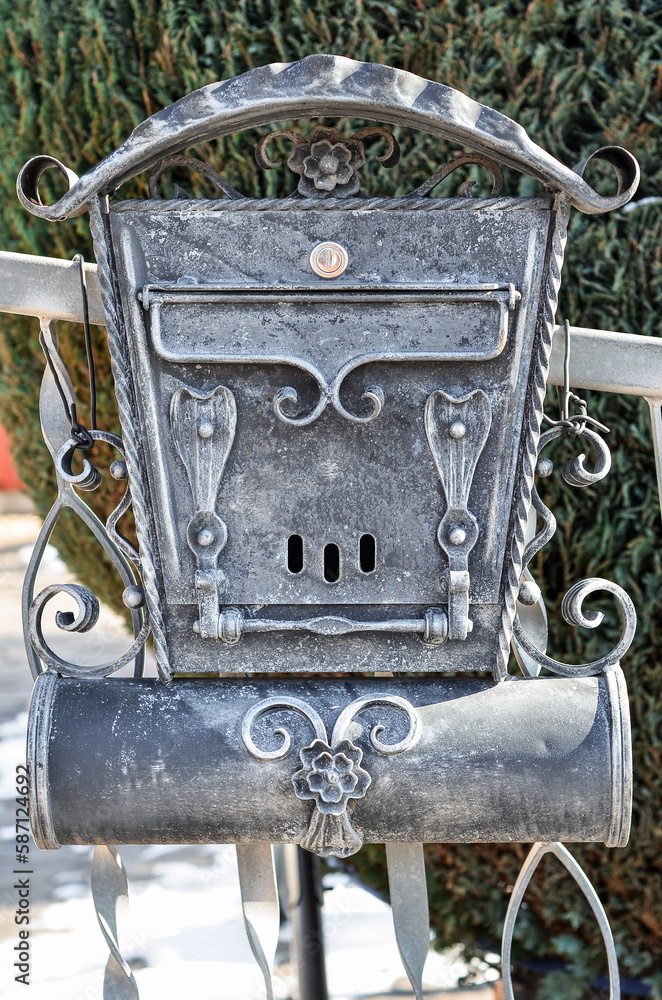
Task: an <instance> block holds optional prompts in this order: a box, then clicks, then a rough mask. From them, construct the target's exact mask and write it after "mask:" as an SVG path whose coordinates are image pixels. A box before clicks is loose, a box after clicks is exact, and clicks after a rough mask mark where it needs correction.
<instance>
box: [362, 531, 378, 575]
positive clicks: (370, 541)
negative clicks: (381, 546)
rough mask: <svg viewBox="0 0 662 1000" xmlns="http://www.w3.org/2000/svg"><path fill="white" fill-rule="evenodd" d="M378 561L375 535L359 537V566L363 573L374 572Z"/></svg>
mask: <svg viewBox="0 0 662 1000" xmlns="http://www.w3.org/2000/svg"><path fill="white" fill-rule="evenodd" d="M376 562H377V545H376V543H375V536H374V535H361V537H360V538H359V566H360V568H361V572H362V573H374V571H375V566H376Z"/></svg>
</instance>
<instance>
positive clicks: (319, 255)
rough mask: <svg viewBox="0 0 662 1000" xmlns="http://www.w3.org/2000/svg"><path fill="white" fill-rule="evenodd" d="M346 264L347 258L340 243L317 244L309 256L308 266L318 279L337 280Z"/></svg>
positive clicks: (347, 262)
mask: <svg viewBox="0 0 662 1000" xmlns="http://www.w3.org/2000/svg"><path fill="white" fill-rule="evenodd" d="M348 264H349V256H348V254H347V251H346V250H345V248H344V247H341V246H340V243H331V242H327V243H318V244H317V246H316V247H313V250H312V253H311V255H310V266H311V267H312V269H313V271H314V272H315V274H318V275H319V276H320V278H337V277H339V276H340V275H341V274H342V273H343V271H344V270H345V268H346V267H347V265H348Z"/></svg>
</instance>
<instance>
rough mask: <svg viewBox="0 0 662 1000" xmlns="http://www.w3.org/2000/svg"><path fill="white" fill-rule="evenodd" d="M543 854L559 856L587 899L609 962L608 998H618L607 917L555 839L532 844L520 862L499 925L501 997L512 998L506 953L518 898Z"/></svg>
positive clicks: (588, 883) (568, 853)
mask: <svg viewBox="0 0 662 1000" xmlns="http://www.w3.org/2000/svg"><path fill="white" fill-rule="evenodd" d="M545 854H553V855H554V856H555V857H557V858H558V859H559V861H560V862H561V864H562V865H564V867H565V868H566V869H567V870H568V871H569V872H570V874H571V875H572V877H573V878H574V880H575V882H576V883H577V885H578V886H579V888H580V889H581V890H582V892H583V893H584V896H585V897H586V899H587V900H588V903H589V906H590V907H591V909H592V910H593V913H594V915H595V919H596V920H597V922H598V927H599V928H600V933H601V934H602V940H603V942H604V945H605V949H606V951H607V963H608V966H609V1000H620V996H621V985H620V977H619V972H618V956H617V954H616V947H615V945H614V938H613V935H612V933H611V928H610V926H609V920H608V919H607V915H606V913H605V911H604V907H603V905H602V903H601V902H600V899H599V898H598V895H597V893H596V891H595V889H594V888H593V886H592V885H591V883H590V882H589V880H588V878H587V877H586V875H585V874H584V872H583V871H582V869H581V868H580V866H579V865H578V864H577V862H576V861H575V859H574V858H573V856H572V854H570V852H569V851H568V850H567V849H566V848H565V847H564V846H563V844H558V843H537V844H534V845H533V847H532V848H531V851H530V852H529V854H528V856H527V858H526V861H525V862H524V864H523V865H522V869H521V871H520V873H519V876H518V878H517V882H516V883H515V886H514V888H513V892H512V895H511V897H510V902H509V903H508V910H507V912H506V920H505V923H504V925H503V938H502V943H501V977H502V982H503V995H504V1000H514V994H513V984H512V979H511V974H510V956H511V951H512V943H513V932H514V930H515V921H516V920H517V914H518V913H519V910H520V907H521V905H522V900H523V899H524V893H525V892H526V890H527V887H528V884H529V882H530V881H531V878H532V876H533V874H534V872H535V870H536V868H537V867H538V865H539V864H540V862H541V861H542V859H543V857H544V856H545Z"/></svg>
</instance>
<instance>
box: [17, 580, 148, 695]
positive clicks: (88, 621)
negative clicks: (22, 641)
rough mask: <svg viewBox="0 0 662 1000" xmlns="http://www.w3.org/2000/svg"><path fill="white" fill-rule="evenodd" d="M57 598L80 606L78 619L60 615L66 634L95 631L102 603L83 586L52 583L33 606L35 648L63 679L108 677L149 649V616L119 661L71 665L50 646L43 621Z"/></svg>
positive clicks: (30, 628) (59, 622)
mask: <svg viewBox="0 0 662 1000" xmlns="http://www.w3.org/2000/svg"><path fill="white" fill-rule="evenodd" d="M57 594H68V595H69V597H73V599H74V600H75V601H76V604H77V605H78V611H77V613H76V614H75V615H74V614H73V613H72V612H61V611H59V612H58V613H57V615H56V618H55V620H56V623H57V626H58V628H61V629H63V630H64V631H66V632H88V631H89V630H90V629H91V628H93V627H94V625H96V622H97V620H98V618H99V602H98V600H97V598H96V597H95V596H94V594H92V593H91V591H89V590H88V589H87V588H86V587H81V586H80V584H77V583H52V584H50V585H49V586H48V587H44V589H43V590H42V591H41V592H40V593H39V594H37V596H36V597H35V599H34V601H33V602H32V605H31V606H30V611H29V615H28V634H29V636H30V641H31V643H32V648H33V649H34V650H35V652H36V653H37V655H38V656H39V658H40V659H41V660H42V661H43V662H44V663H46V664H47V665H48V666H49V667H53V669H54V670H57V672H58V673H60V674H62V676H63V677H107V676H108V674H112V673H114V672H115V671H116V670H119V669H120V667H123V666H125V664H127V663H128V662H129V661H130V660H133V659H134V658H135V657H136V656H137V655H138V653H139V652H140V650H141V649H142V648H143V646H144V645H145V643H146V641H147V637H148V635H149V633H150V629H151V626H150V622H149V616H148V615H147V614H145V618H144V621H143V625H142V628H141V630H140V632H139V633H138V635H137V636H136V637H135V639H134V640H133V642H132V643H131V645H130V646H129V648H128V649H127V650H126V651H125V652H124V653H123V654H122V655H121V656H120V657H118V658H117V659H115V660H111V661H109V662H108V663H98V664H93V665H90V666H87V665H79V664H75V663H70V662H69V661H68V660H64V659H62V657H61V656H58V654H57V653H56V652H55V651H54V650H52V649H51V647H50V646H49V645H48V643H47V642H46V640H45V638H44V633H43V630H42V618H43V614H44V610H45V608H46V605H47V604H48V602H49V601H50V600H52V598H53V597H55V596H56V595H57Z"/></svg>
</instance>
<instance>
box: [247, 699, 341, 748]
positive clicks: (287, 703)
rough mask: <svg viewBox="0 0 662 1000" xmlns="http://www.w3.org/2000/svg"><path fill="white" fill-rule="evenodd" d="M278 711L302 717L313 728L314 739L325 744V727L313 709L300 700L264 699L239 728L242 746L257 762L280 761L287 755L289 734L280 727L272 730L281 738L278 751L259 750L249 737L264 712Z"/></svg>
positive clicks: (289, 742)
mask: <svg viewBox="0 0 662 1000" xmlns="http://www.w3.org/2000/svg"><path fill="white" fill-rule="evenodd" d="M279 709H284V710H288V711H291V712H296V713H297V714H298V715H301V716H303V718H304V719H307V720H308V722H310V724H311V726H312V727H313V729H314V731H315V736H316V738H317V739H318V740H323V741H324V742H325V743H326V738H327V737H326V727H325V725H324V723H323V722H322V720H321V718H320V716H319V715H318V713H317V712H316V711H315V709H314V708H311V707H310V705H307V704H306V702H305V701H301V699H300V698H288V699H287V700H284V699H283V698H265V699H264V700H263V701H260V702H258V704H257V705H255V706H254V707H253V708H252V709H251V710H250V711H249V712H247V713H246V715H245V716H244V721H243V722H242V726H241V738H242V740H243V741H244V746H245V747H246V749H247V750H248V752H249V753H250V754H251V755H252V756H253V757H257V759H258V760H282V759H283V757H285V756H287V754H288V753H289V749H290V745H291V740H290V734H289V733H288V732H287V730H286V729H283V728H282V727H279V728H278V729H274V734H275V735H277V736H282V737H283V742H282V745H281V746H280V747H279V748H278V750H260V748H259V747H258V746H256V744H255V742H254V741H253V737H252V735H251V729H252V728H253V725H254V724H255V722H257V720H258V719H259V718H260V716H261V715H264V714H265V713H266V712H277V711H278V710H279Z"/></svg>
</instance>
